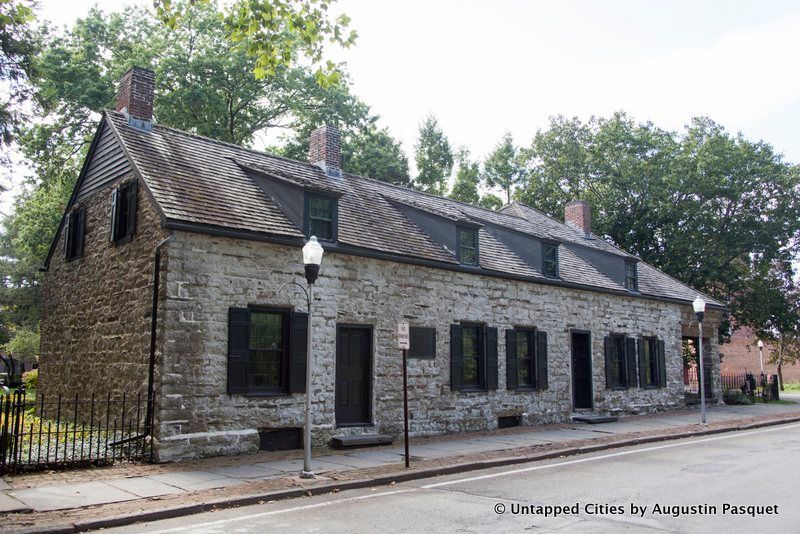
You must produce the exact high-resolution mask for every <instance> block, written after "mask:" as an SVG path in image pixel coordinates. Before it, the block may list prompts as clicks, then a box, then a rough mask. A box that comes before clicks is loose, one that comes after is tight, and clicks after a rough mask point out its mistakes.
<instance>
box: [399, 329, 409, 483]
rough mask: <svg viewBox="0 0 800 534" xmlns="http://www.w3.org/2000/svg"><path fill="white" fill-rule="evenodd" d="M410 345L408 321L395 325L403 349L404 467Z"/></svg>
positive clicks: (406, 441) (406, 443)
mask: <svg viewBox="0 0 800 534" xmlns="http://www.w3.org/2000/svg"><path fill="white" fill-rule="evenodd" d="M410 346H411V343H410V339H409V329H408V323H398V325H397V348H398V349H402V350H403V436H404V438H405V447H406V467H409V454H408V349H409V347H410Z"/></svg>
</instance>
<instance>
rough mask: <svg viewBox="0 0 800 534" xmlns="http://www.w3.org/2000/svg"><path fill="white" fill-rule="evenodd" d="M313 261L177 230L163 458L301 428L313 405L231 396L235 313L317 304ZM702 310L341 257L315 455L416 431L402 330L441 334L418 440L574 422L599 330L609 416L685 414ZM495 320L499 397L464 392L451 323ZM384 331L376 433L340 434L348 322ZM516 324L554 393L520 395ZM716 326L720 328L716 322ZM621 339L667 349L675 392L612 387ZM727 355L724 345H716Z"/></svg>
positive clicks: (319, 392) (596, 368)
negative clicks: (513, 358)
mask: <svg viewBox="0 0 800 534" xmlns="http://www.w3.org/2000/svg"><path fill="white" fill-rule="evenodd" d="M300 255H301V254H300V250H299V249H298V248H292V247H287V246H280V245H273V244H266V243H258V242H253V241H243V240H235V239H229V238H222V237H209V236H204V235H198V234H189V233H184V232H177V233H176V239H175V240H174V241H172V242H171V243H170V244H169V257H170V269H169V272H168V275H167V277H168V282H167V293H168V295H167V300H166V302H165V314H164V328H165V332H166V334H165V339H164V347H163V348H164V361H163V382H162V384H161V396H160V399H161V403H160V410H161V412H160V418H159V419H160V425H161V426H160V432H159V436H160V442H159V444H158V454H159V458H160V459H161V460H164V461H166V460H179V459H183V458H190V457H195V456H206V455H217V454H233V453H239V452H249V451H254V450H256V449H257V448H258V434H257V432H258V430H259V429H267V428H284V427H301V426H302V424H303V400H304V396H303V395H301V394H295V395H286V396H280V397H248V396H244V395H228V394H227V393H226V365H227V342H228V308H230V307H233V306H235V307H246V306H247V305H252V304H259V305H277V306H286V305H292V306H295V307H296V308H300V309H304V300H303V297H301V296H299V295H297V294H295V293H293V292H292V290H291V288H287V289H285V290H284V291H283V292H282V293H280V294H278V293H277V291H278V288H279V287H280V286H281V285H282V284H284V283H285V282H290V281H302V272H303V269H302V265H301V262H300ZM690 311H691V308H690V306H689V305H686V306H681V305H677V304H671V303H666V302H658V301H653V300H645V299H641V298H633V297H626V296H613V295H607V294H601V293H596V292H589V291H581V290H575V289H567V288H559V287H553V286H546V285H537V284H531V283H524V282H513V281H508V280H501V279H496V278H490V277H486V276H474V275H469V274H465V273H455V272H449V271H445V270H440V269H431V268H426V267H418V266H412V265H403V264H398V263H393V262H386V261H380V260H373V259H366V258H360V257H354V256H345V255H340V254H334V253H328V254H326V255H325V257H324V259H323V263H322V268H321V274H320V278H319V281H318V283H317V285H316V286H315V303H314V313H315V314H316V315H315V317H314V319H313V338H314V339H313V343H314V352H313V365H314V369H315V374H314V381H313V387H312V392H311V393H312V395H313V425H314V428H313V433H314V442H315V444H322V443H325V442H327V441H328V440H329V439H330V437H331V436H333V435H335V434H337V433H353V432H363V431H369V432H381V433H388V434H394V435H399V434H400V433H401V431H402V374H401V357H400V351H399V350H397V349H396V348H395V338H394V333H395V329H396V324H397V322H398V321H400V320H402V319H404V318H405V319H408V320H410V322H411V324H412V325H418V326H428V327H436V329H437V335H436V342H437V353H436V358H435V360H409V387H410V393H409V410H410V412H411V414H412V417H413V418H412V420H411V425H410V430H411V433H412V434H413V435H428V434H438V433H450V432H464V431H470V430H482V429H492V428H496V427H497V418H498V416H499V415H512V414H513V415H521V416H522V420H523V422H524V424H540V423H550V422H556V421H564V420H567V419H568V418H569V417H570V414H571V411H572V396H571V375H570V360H571V356H570V331H571V329H580V330H589V331H591V333H592V355H593V379H594V385H593V388H594V407H595V411H597V412H609V411H619V412H631V411H648V410H661V409H668V408H671V407H676V406H679V405H682V401H683V373H682V368H683V367H682V365H683V364H682V356H681V334H682V322H683V321H685V316H686V313H690ZM459 321H478V322H485V323H486V324H487V325H488V326H496V327H498V330H499V332H498V333H499V336H498V337H499V347H498V354H499V382H500V384H499V389H498V390H496V391H489V392H480V393H474V392H469V393H468V392H452V391H450V386H449V384H450V376H449V375H450V370H449V369H450V368H449V365H450V339H449V326H450V325H451V324H453V323H457V322H459ZM339 323H351V324H352V323H355V324H364V325H371V326H372V327H373V328H374V339H373V347H374V361H373V369H374V372H373V376H374V378H373V384H372V413H373V417H374V427H368V428H366V429H358V428H356V429H353V428H349V429H337V428H336V421H335V412H334V377H335V342H336V325H337V324H339ZM513 326H534V327H537V328H539V329H540V330H543V331H546V332H547V333H548V338H549V339H548V341H549V360H548V366H549V368H548V375H549V389H547V390H545V391H539V392H530V391H508V390H507V389H506V380H505V372H506V370H505V334H504V330H505V329H507V328H512V327H513ZM709 326H710V325H709ZM610 333H620V334H627V335H630V336H637V337H638V336H641V335H645V336H656V337H658V338H661V339H663V340H665V348H666V357H667V375H668V383H667V385H666V387H665V388H661V389H648V390H645V389H631V390H627V391H611V390H608V389H606V387H605V370H604V369H605V368H604V354H603V338H604V336H606V335H608V334H610ZM713 349H714V350H716V346H714V347H713Z"/></svg>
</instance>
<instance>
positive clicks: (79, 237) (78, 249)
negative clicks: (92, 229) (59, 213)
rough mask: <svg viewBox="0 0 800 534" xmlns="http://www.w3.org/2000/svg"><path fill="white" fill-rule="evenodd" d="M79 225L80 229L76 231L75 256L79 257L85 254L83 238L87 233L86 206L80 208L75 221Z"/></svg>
mask: <svg viewBox="0 0 800 534" xmlns="http://www.w3.org/2000/svg"><path fill="white" fill-rule="evenodd" d="M75 222H76V223H77V225H78V231H77V232H76V233H75V240H76V243H75V257H76V258H79V257H81V256H82V255H83V238H84V234H85V233H86V208H85V207H84V208H81V209H80V210H78V220H77V221H75Z"/></svg>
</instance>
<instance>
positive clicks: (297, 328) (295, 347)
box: [289, 312, 308, 393]
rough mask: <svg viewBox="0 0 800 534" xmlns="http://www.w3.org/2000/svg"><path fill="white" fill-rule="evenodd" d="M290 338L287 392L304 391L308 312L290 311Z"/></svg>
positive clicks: (306, 362)
mask: <svg viewBox="0 0 800 534" xmlns="http://www.w3.org/2000/svg"><path fill="white" fill-rule="evenodd" d="M291 329H292V333H291V340H290V342H289V344H290V347H291V352H290V353H289V393H305V392H306V368H307V366H308V314H307V313H302V312H294V313H292V324H291Z"/></svg>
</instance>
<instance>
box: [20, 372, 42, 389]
mask: <svg viewBox="0 0 800 534" xmlns="http://www.w3.org/2000/svg"><path fill="white" fill-rule="evenodd" d="M22 383H23V384H25V389H36V386H38V385H39V370H38V369H34V370H33V371H28V372H27V373H22Z"/></svg>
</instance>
